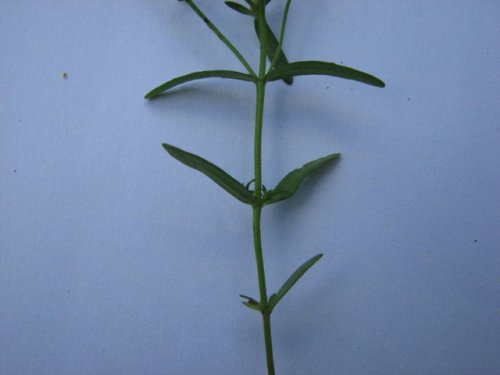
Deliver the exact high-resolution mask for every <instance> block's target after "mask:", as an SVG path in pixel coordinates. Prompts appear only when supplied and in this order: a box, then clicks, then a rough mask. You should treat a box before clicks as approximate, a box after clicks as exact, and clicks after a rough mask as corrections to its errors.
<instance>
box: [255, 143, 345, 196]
mask: <svg viewBox="0 0 500 375" xmlns="http://www.w3.org/2000/svg"><path fill="white" fill-rule="evenodd" d="M339 156H340V154H338V153H337V154H331V155H328V156H325V157H322V158H319V159H316V160H314V161H311V162H309V163H307V164H304V165H303V166H302V167H301V168H297V169H294V170H293V171H291V172H290V173H288V174H287V175H286V176H285V177H284V178H283V179H282V180H281V181H280V182H279V184H278V185H276V187H275V188H274V189H273V190H269V191H268V192H267V193H266V194H264V198H263V203H264V204H272V203H276V202H280V201H282V200H285V199H288V198H291V197H292V196H293V195H294V194H295V193H296V192H297V190H298V189H299V186H300V184H301V183H302V181H304V179H305V178H306V177H307V176H309V175H310V174H311V173H313V172H315V171H316V170H318V169H319V168H321V167H323V166H325V165H326V164H328V163H329V162H331V161H333V160H335V159H337V158H338V157H339Z"/></svg>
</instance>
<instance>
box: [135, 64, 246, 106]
mask: <svg viewBox="0 0 500 375" xmlns="http://www.w3.org/2000/svg"><path fill="white" fill-rule="evenodd" d="M215 77H217V78H229V79H237V80H240V81H249V82H255V78H254V77H253V76H251V75H250V74H246V73H241V72H235V71H232V70H205V71H201V72H194V73H190V74H186V75H183V76H180V77H177V78H174V79H171V80H170V81H168V82H165V83H164V84H162V85H160V86H158V87H156V88H154V89H153V90H151V91H150V92H148V93H147V94H146V96H145V98H146V99H153V98H155V97H157V96H158V95H160V94H162V93H164V92H165V91H167V90H170V89H171V88H173V87H175V86H179V85H181V84H183V83H186V82H190V81H195V80H198V79H204V78H215Z"/></svg>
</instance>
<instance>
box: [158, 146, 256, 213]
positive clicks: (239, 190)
mask: <svg viewBox="0 0 500 375" xmlns="http://www.w3.org/2000/svg"><path fill="white" fill-rule="evenodd" d="M163 147H164V148H165V150H167V152H168V153H169V154H170V155H171V156H173V157H174V158H175V159H177V160H179V161H180V162H181V163H183V164H185V165H187V166H188V167H191V168H194V169H196V170H198V171H200V172H201V173H204V174H205V175H207V176H208V177H209V178H211V179H212V180H213V181H214V182H215V183H216V184H218V185H219V186H220V187H222V188H223V189H224V190H226V191H227V192H228V193H229V194H231V195H232V196H233V197H235V198H236V199H238V200H239V201H241V202H243V203H246V204H254V203H255V197H254V196H253V194H252V193H251V192H250V191H249V190H248V189H247V188H245V187H244V186H243V185H242V184H241V183H239V182H238V181H237V180H236V179H234V178H233V177H231V176H230V175H229V174H227V173H226V172H225V171H223V170H222V169H221V168H219V167H218V166H216V165H214V164H212V163H210V162H209V161H207V160H205V159H203V158H200V157H199V156H197V155H194V154H191V153H189V152H186V151H183V150H181V149H180V148H177V147H174V146H172V145H168V144H165V143H164V144H163Z"/></svg>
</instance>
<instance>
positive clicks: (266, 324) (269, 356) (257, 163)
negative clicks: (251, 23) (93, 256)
mask: <svg viewBox="0 0 500 375" xmlns="http://www.w3.org/2000/svg"><path fill="white" fill-rule="evenodd" d="M258 6H259V9H258V22H259V23H260V30H262V32H261V35H260V64H259V65H260V66H259V76H258V79H257V83H256V86H257V100H256V110H255V136H254V168H255V199H256V201H257V204H256V205H254V207H253V236H254V248H255V261H256V263H257V275H258V279H259V292H260V305H261V306H264V307H267V305H268V299H267V288H266V273H265V268H264V256H263V251H262V240H261V214H262V127H263V123H264V102H265V94H266V81H265V76H266V58H267V55H266V50H267V39H266V38H267V36H266V18H265V3H264V1H263V0H260V3H259V5H258ZM261 313H262V323H263V328H264V342H265V346H266V362H267V372H268V375H275V369H274V357H273V342H272V335H271V311H267V308H264V309H263V310H262V311H261Z"/></svg>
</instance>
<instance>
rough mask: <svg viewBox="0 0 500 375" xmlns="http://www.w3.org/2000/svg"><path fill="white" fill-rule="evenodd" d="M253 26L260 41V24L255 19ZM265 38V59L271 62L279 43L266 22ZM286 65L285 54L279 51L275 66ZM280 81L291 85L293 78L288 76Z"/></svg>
mask: <svg viewBox="0 0 500 375" xmlns="http://www.w3.org/2000/svg"><path fill="white" fill-rule="evenodd" d="M254 26H255V32H256V34H257V37H258V38H259V40H260V23H259V20H258V19H255V21H254ZM266 36H267V51H266V54H267V57H268V58H269V60H271V61H272V59H273V58H274V55H275V54H276V50H277V49H278V46H279V42H278V39H277V38H276V36H275V35H274V33H273V30H271V28H270V27H269V25H268V24H267V22H266ZM287 64H288V59H287V58H286V56H285V53H284V52H283V49H281V50H280V52H279V54H278V60H277V61H276V66H281V65H287ZM280 79H282V80H283V81H284V82H285V83H287V84H289V85H291V84H292V83H293V77H292V76H291V75H289V76H283V77H281V78H280Z"/></svg>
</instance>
